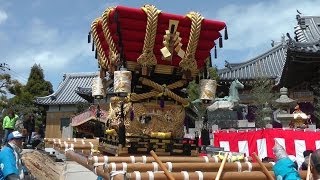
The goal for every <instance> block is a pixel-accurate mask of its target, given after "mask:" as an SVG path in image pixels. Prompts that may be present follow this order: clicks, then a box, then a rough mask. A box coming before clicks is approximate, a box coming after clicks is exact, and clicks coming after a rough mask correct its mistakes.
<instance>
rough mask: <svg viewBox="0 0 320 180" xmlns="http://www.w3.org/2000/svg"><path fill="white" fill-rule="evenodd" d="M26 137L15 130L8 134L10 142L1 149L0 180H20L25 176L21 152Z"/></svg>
mask: <svg viewBox="0 0 320 180" xmlns="http://www.w3.org/2000/svg"><path fill="white" fill-rule="evenodd" d="M24 138H25V137H24V136H23V135H22V134H21V133H20V132H19V131H13V132H12V133H10V134H9V135H8V144H6V145H5V146H4V147H3V148H2V149H1V151H0V169H1V173H0V180H2V179H4V180H19V179H23V178H24V173H23V165H22V162H21V154H20V153H21V151H22V142H23V140H24Z"/></svg>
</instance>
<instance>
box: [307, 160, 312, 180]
mask: <svg viewBox="0 0 320 180" xmlns="http://www.w3.org/2000/svg"><path fill="white" fill-rule="evenodd" d="M310 163H311V154H310V155H309V159H308V170H307V178H306V180H310V176H311V164H310Z"/></svg>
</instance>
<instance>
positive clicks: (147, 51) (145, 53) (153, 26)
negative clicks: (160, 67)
mask: <svg viewBox="0 0 320 180" xmlns="http://www.w3.org/2000/svg"><path fill="white" fill-rule="evenodd" d="M141 9H142V10H143V11H144V12H145V13H146V14H147V27H146V34H145V37H144V44H143V50H142V54H141V55H140V56H139V57H138V59H137V62H138V63H139V64H140V65H142V66H153V65H156V64H157V58H156V56H155V55H154V52H153V48H154V42H155V40H156V33H157V27H158V15H159V13H160V12H161V11H160V10H158V9H157V8H156V7H155V6H153V5H144V6H143V7H142V8H141Z"/></svg>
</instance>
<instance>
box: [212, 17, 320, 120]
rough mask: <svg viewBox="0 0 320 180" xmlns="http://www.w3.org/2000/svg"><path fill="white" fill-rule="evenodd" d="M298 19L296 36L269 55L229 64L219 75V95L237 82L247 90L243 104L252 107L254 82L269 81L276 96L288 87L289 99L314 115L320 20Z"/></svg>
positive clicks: (276, 44)
mask: <svg viewBox="0 0 320 180" xmlns="http://www.w3.org/2000/svg"><path fill="white" fill-rule="evenodd" d="M296 19H297V25H296V26H295V27H294V35H293V36H291V35H290V34H289V33H287V34H286V37H285V36H283V37H282V38H281V39H282V40H281V41H280V42H272V44H271V46H272V47H271V49H270V50H268V51H267V52H265V53H263V54H261V55H259V56H257V57H255V58H253V59H250V60H248V61H245V62H242V63H228V62H226V64H225V68H223V69H220V70H219V72H218V74H219V77H220V84H221V85H223V86H222V87H221V88H220V91H226V88H227V87H228V84H229V83H230V82H231V81H233V80H234V79H238V80H239V81H241V82H242V83H244V85H245V87H246V88H245V90H243V91H242V93H241V94H240V101H241V103H245V104H250V103H251V102H252V96H251V95H250V89H251V88H252V85H253V82H254V80H255V79H257V78H267V79H269V80H271V81H273V84H274V85H275V86H274V90H275V92H279V89H280V88H281V87H287V88H288V89H289V96H290V98H292V99H295V100H297V102H298V103H299V104H300V107H301V108H302V109H303V111H307V113H313V111H314V107H315V104H316V103H318V102H315V101H314V100H315V97H314V95H315V94H317V91H318V89H317V88H316V87H315V85H317V87H318V86H319V77H320V74H319V73H320V69H319V67H320V17H319V16H302V15H297V16H296ZM218 90H219V89H218ZM318 94H319V93H318ZM313 119H314V117H313Z"/></svg>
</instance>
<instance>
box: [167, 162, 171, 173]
mask: <svg viewBox="0 0 320 180" xmlns="http://www.w3.org/2000/svg"><path fill="white" fill-rule="evenodd" d="M166 164H167V166H168V171H169V172H171V171H172V163H171V162H166Z"/></svg>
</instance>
